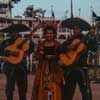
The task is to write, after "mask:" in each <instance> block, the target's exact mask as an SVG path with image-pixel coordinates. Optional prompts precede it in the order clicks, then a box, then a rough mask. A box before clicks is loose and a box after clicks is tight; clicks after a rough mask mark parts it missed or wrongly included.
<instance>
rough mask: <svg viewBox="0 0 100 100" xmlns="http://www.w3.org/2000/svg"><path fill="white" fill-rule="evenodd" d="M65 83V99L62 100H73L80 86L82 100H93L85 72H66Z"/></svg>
mask: <svg viewBox="0 0 100 100" xmlns="http://www.w3.org/2000/svg"><path fill="white" fill-rule="evenodd" d="M65 82H66V84H65V85H64V87H63V99H62V100H72V99H73V96H74V92H75V88H76V84H78V86H79V89H80V92H81V95H82V100H92V93H91V88H90V82H89V79H88V75H87V72H85V71H84V70H73V71H68V72H67V71H66V72H65Z"/></svg>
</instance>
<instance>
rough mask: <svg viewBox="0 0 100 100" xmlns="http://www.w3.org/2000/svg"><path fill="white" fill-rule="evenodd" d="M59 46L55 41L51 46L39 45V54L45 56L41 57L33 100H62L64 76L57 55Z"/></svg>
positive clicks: (45, 43)
mask: <svg viewBox="0 0 100 100" xmlns="http://www.w3.org/2000/svg"><path fill="white" fill-rule="evenodd" d="M58 46H59V43H58V42H57V41H55V40H54V41H53V43H50V45H49V44H48V43H47V42H46V41H43V43H42V44H41V45H39V48H38V53H39V52H41V53H43V54H42V55H41V56H40V55H39V63H38V67H37V72H36V77H35V81H34V85H33V90H32V98H31V100H61V96H62V94H61V93H62V91H61V85H62V82H63V74H62V71H61V69H60V66H59V64H58V57H57V54H56V48H57V47H58Z"/></svg>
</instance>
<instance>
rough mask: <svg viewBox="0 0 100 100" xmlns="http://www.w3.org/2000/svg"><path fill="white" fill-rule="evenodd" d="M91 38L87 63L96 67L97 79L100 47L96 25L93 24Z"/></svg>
mask: <svg viewBox="0 0 100 100" xmlns="http://www.w3.org/2000/svg"><path fill="white" fill-rule="evenodd" d="M88 34H89V39H88V43H89V44H90V45H89V46H88V48H90V50H89V52H88V60H87V63H88V65H89V66H93V69H94V75H92V76H93V79H96V77H97V75H96V74H97V67H98V64H97V63H98V62H97V58H98V57H97V48H98V42H97V35H96V27H95V26H94V25H93V26H92V27H91V29H90V31H89V33H88Z"/></svg>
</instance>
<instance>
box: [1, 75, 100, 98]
mask: <svg viewBox="0 0 100 100" xmlns="http://www.w3.org/2000/svg"><path fill="white" fill-rule="evenodd" d="M33 82H34V75H29V76H28V92H27V100H30V98H31V91H32V86H33ZM5 84H6V79H5V76H4V74H0V100H6V96H5ZM91 87H92V93H93V100H100V84H93V83H91ZM14 100H19V99H18V91H17V87H16V88H15V92H14ZM73 100H81V94H80V91H79V89H78V87H77V89H76V92H75V95H74V98H73Z"/></svg>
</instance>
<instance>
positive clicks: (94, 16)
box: [91, 10, 98, 25]
mask: <svg viewBox="0 0 100 100" xmlns="http://www.w3.org/2000/svg"><path fill="white" fill-rule="evenodd" d="M91 12H92V24H93V25H95V23H96V19H97V17H98V16H97V14H96V13H95V12H94V11H93V10H91Z"/></svg>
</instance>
